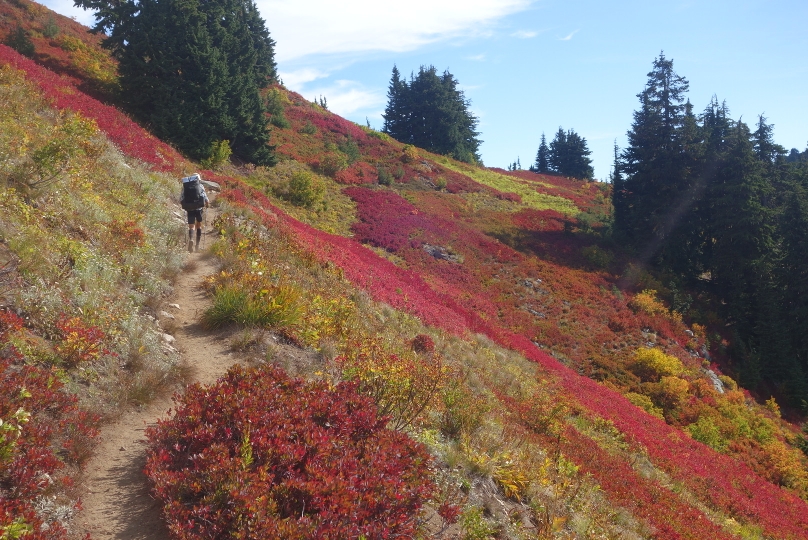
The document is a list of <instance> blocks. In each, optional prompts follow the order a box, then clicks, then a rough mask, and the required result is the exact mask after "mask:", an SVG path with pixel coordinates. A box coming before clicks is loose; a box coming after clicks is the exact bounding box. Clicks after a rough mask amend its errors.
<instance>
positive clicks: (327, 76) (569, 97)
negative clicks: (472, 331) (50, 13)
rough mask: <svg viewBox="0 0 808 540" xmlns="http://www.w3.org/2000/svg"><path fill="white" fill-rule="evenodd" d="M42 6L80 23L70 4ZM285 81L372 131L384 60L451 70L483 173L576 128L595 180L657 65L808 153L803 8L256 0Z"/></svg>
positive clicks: (698, 102) (791, 0) (581, 0)
mask: <svg viewBox="0 0 808 540" xmlns="http://www.w3.org/2000/svg"><path fill="white" fill-rule="evenodd" d="M44 3H45V5H47V6H49V7H51V8H52V9H54V10H56V11H58V12H60V13H64V14H67V15H73V16H76V17H77V19H78V20H79V21H80V22H84V23H85V24H91V22H92V16H91V15H90V14H89V13H87V12H82V11H81V10H75V8H72V3H71V0H48V1H46V2H44ZM257 4H258V7H259V9H260V10H261V13H262V15H263V17H264V19H265V20H266V22H267V27H268V28H269V30H270V33H271V34H272V36H273V38H274V39H275V40H276V42H277V48H276V54H277V60H278V68H279V71H280V74H281V78H282V79H283V81H284V83H285V84H286V86H287V87H288V88H290V89H292V90H295V91H297V92H299V93H301V94H302V95H303V96H304V97H306V98H308V99H314V98H315V97H316V96H320V95H323V96H325V97H326V99H327V100H328V104H329V108H330V109H331V110H332V111H334V112H336V113H338V114H340V115H342V116H344V117H346V118H349V119H351V120H353V121H355V122H358V123H363V124H364V123H365V121H366V119H368V120H369V121H370V124H371V125H372V126H373V127H375V128H381V126H382V122H383V120H382V117H381V114H382V112H383V110H384V106H385V103H386V93H387V85H388V83H389V80H390V73H391V70H392V67H393V64H396V65H397V66H398V68H399V70H400V71H401V72H402V73H403V74H409V73H410V72H412V71H416V72H417V70H418V67H419V66H420V65H429V64H432V65H434V66H436V67H437V68H438V69H439V70H444V69H447V68H448V69H449V71H450V72H451V73H452V74H454V76H455V77H456V78H457V79H458V81H459V82H460V85H461V88H462V89H463V90H464V92H465V94H466V97H467V98H468V99H470V100H471V103H472V105H471V108H472V111H473V112H474V114H476V115H477V116H478V117H479V120H480V123H479V131H480V132H481V135H480V138H481V139H482V140H483V144H482V146H481V154H482V157H483V161H484V162H485V164H486V165H489V166H499V167H506V166H507V164H509V163H511V162H513V161H515V160H516V159H517V158H519V159H520V160H521V163H522V166H523V167H524V168H527V167H528V165H529V164H530V163H532V162H533V161H534V159H535V155H536V150H537V148H538V145H539V141H540V137H541V134H542V132H545V134H546V135H547V137H548V139H550V138H552V136H553V134H554V133H555V132H556V131H557V130H558V128H559V127H563V128H564V129H570V128H571V129H574V130H575V131H576V132H578V133H579V134H580V135H582V136H583V137H585V138H586V139H587V141H588V143H589V148H590V149H591V150H592V156H591V157H592V158H593V161H594V166H595V175H596V177H598V178H606V177H607V175H608V173H609V170H610V166H611V163H612V156H613V145H614V141H615V140H617V144H618V145H619V146H621V147H622V146H623V145H624V144H625V140H626V131H627V130H628V129H629V128H630V125H631V121H632V112H633V111H634V110H635V109H636V107H637V104H638V101H637V97H636V95H637V94H638V93H639V92H640V91H642V89H643V87H644V85H645V82H646V75H647V73H648V72H649V71H650V69H651V65H652V62H653V60H654V58H655V57H656V56H657V55H658V54H659V53H660V51H662V50H664V52H665V55H666V56H667V57H668V58H671V59H673V61H674V69H675V70H676V71H677V73H678V74H679V75H682V76H684V77H686V78H687V79H688V80H689V81H690V92H689V94H688V97H689V98H690V100H691V102H692V103H693V104H694V106H695V109H696V111H697V112H698V111H701V110H703V109H704V108H705V107H706V105H707V103H708V102H709V100H710V98H711V97H712V96H713V95H716V96H717V97H718V99H719V100H725V101H726V102H727V105H728V106H729V109H730V111H731V113H732V116H733V117H734V118H735V119H738V118H743V120H744V121H746V122H747V123H750V124H751V123H754V122H756V121H757V116H758V115H759V114H763V115H764V116H765V117H767V118H768V121H769V123H772V124H774V126H775V127H774V134H775V140H776V141H777V142H778V143H780V144H782V145H783V146H785V147H787V148H789V149H790V148H793V147H796V148H798V149H800V150H804V149H805V148H806V145H808V62H806V55H808V32H806V31H805V28H806V26H808V2H806V1H805V0H769V1H756V0H755V1H752V0H749V1H745V0H735V1H724V0H714V1H701V2H695V1H649V0H643V1H639V0H637V1H612V2H602V1H595V0H567V1H562V0H408V1H406V2H400V1H399V2H387V1H378V0H376V1H358V0H343V1H341V2H334V1H333V0H308V1H306V0H257Z"/></svg>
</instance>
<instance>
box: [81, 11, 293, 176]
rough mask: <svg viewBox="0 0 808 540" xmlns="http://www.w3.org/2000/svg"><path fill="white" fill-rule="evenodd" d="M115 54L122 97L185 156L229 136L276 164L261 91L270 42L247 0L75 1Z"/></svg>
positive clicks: (252, 155) (268, 71)
mask: <svg viewBox="0 0 808 540" xmlns="http://www.w3.org/2000/svg"><path fill="white" fill-rule="evenodd" d="M77 5H79V6H81V7H84V8H88V9H94V10H96V11H97V14H96V20H97V23H96V25H95V27H94V30H95V31H97V32H104V33H106V34H107V37H106V38H105V41H104V43H105V45H106V46H107V47H108V48H110V49H111V50H112V52H113V54H114V56H115V57H116V58H117V59H118V61H119V72H120V83H121V89H122V101H123V102H124V103H125V104H126V105H127V107H128V108H129V109H130V110H131V111H132V113H133V114H134V115H135V116H137V117H138V118H140V119H141V120H142V121H144V122H146V123H148V124H150V125H151V127H152V129H153V130H154V131H155V133H156V134H157V135H158V136H160V137H163V138H165V139H167V140H169V141H171V142H173V143H175V144H176V145H177V146H178V147H179V148H180V149H181V150H183V151H184V152H186V153H187V154H188V155H189V156H191V157H193V158H195V159H203V158H206V157H208V156H209V154H210V152H211V150H212V148H214V145H215V143H217V142H219V141H222V140H228V141H230V145H231V147H232V149H233V151H234V153H235V154H236V155H238V156H240V157H242V158H244V159H247V160H250V161H254V162H256V163H260V164H265V165H270V164H272V163H274V155H273V153H272V148H271V147H270V146H269V145H268V144H267V143H268V141H269V133H268V130H267V128H268V119H267V117H266V115H265V104H264V103H263V101H262V98H261V97H260V93H259V92H260V90H261V89H263V88H266V87H267V86H268V85H269V84H270V83H272V82H275V81H276V80H277V74H276V67H275V59H274V45H275V44H274V42H273V40H272V39H271V38H270V36H269V32H268V31H267V30H266V26H265V24H264V21H263V20H262V19H261V17H260V16H259V13H258V10H257V8H256V6H255V4H254V3H253V2H252V0H214V1H210V2H207V1H206V2H202V1H200V0H187V1H186V0H141V1H135V0H121V1H117V0H116V1H113V0H77Z"/></svg>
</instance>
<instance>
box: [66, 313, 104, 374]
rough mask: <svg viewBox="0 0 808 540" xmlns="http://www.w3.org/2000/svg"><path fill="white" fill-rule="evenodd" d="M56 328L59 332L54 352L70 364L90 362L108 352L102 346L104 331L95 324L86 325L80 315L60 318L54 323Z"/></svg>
mask: <svg viewBox="0 0 808 540" xmlns="http://www.w3.org/2000/svg"><path fill="white" fill-rule="evenodd" d="M56 328H57V329H58V330H59V333H60V341H59V343H58V344H57V345H56V352H57V354H59V356H60V357H61V358H62V360H63V361H64V362H65V363H66V364H68V365H70V366H77V365H79V364H81V363H84V362H92V361H93V360H97V359H98V358H99V357H100V356H101V355H103V354H109V351H108V350H106V349H105V348H104V337H105V336H104V332H102V331H101V329H100V328H98V327H97V326H92V325H91V326H88V325H86V324H85V323H84V322H83V321H82V320H81V318H80V317H73V318H71V319H67V318H62V319H60V320H59V322H57V323H56Z"/></svg>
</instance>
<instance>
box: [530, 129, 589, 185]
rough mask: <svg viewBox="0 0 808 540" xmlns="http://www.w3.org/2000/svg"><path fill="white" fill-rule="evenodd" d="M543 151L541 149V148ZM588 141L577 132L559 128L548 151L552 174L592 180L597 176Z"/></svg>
mask: <svg viewBox="0 0 808 540" xmlns="http://www.w3.org/2000/svg"><path fill="white" fill-rule="evenodd" d="M539 149H540V150H541V147H539ZM591 153H592V152H590V150H589V148H588V147H587V144H586V139H584V138H583V137H581V136H580V135H578V134H577V133H575V130H572V129H570V130H568V131H566V132H565V131H564V129H563V128H560V127H559V128H558V132H557V133H556V135H555V137H554V138H553V140H552V141H551V142H550V147H549V148H548V150H547V166H548V168H549V170H551V171H552V172H556V173H558V174H563V175H564V176H571V177H573V178H582V179H588V180H591V179H592V177H593V176H594V175H595V171H594V169H593V168H592V160H591V159H589V155H590V154H591Z"/></svg>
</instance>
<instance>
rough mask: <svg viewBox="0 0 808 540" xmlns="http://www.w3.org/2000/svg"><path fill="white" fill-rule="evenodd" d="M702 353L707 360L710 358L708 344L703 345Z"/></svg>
mask: <svg viewBox="0 0 808 540" xmlns="http://www.w3.org/2000/svg"><path fill="white" fill-rule="evenodd" d="M701 355H702V356H703V357H704V358H706V359H707V360H710V351H708V350H707V345H706V344H705V345H702V346H701Z"/></svg>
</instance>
